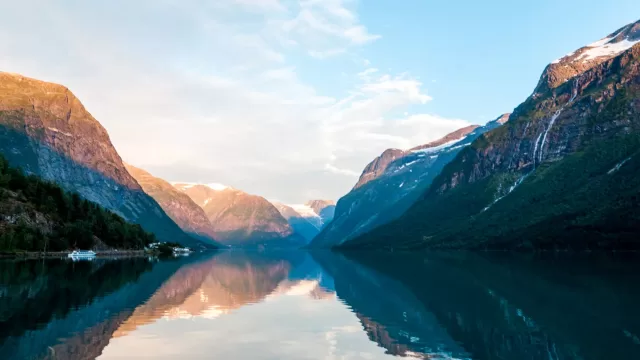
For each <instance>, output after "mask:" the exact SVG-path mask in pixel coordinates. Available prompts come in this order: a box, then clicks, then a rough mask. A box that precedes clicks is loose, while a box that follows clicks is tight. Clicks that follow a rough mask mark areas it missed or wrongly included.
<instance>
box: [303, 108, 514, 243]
mask: <svg viewBox="0 0 640 360" xmlns="http://www.w3.org/2000/svg"><path fill="white" fill-rule="evenodd" d="M508 119H509V114H505V115H502V116H500V117H499V118H498V119H496V120H494V121H491V122H489V123H487V124H486V125H485V126H481V127H479V126H468V127H465V128H462V129H459V130H457V131H454V132H452V133H451V134H448V135H446V136H445V137H443V138H442V139H439V140H437V141H433V142H430V143H428V144H425V145H421V146H417V147H415V148H413V149H410V150H407V151H404V150H398V149H388V150H386V151H384V152H383V153H382V155H380V156H379V157H377V158H376V159H374V160H373V161H372V162H371V163H369V165H367V167H366V168H365V169H364V171H363V173H362V175H361V176H360V179H359V180H358V182H357V184H356V185H355V187H354V188H353V190H351V192H349V193H348V194H347V195H345V196H343V197H342V198H341V199H340V200H339V201H338V206H337V208H336V211H335V212H336V215H335V217H334V219H333V221H332V222H331V223H330V224H329V225H328V226H327V227H326V228H325V229H324V230H323V231H322V232H321V233H320V234H319V235H318V236H317V237H316V238H315V239H314V240H313V242H312V243H311V246H312V247H329V246H333V245H336V244H340V243H342V242H344V241H346V240H348V239H352V238H353V237H355V236H357V235H359V234H362V233H364V232H366V231H369V230H371V229H373V228H375V227H377V226H380V225H382V224H385V223H387V222H389V221H391V220H393V219H395V218H397V217H398V216H400V215H401V214H402V213H404V212H405V211H406V210H407V209H408V208H409V207H410V206H411V204H413V203H414V202H415V201H416V200H417V199H418V198H419V196H420V195H421V194H422V192H424V191H425V190H426V189H427V187H428V186H429V185H430V184H431V181H432V180H433V179H434V178H435V177H436V175H438V174H439V173H440V171H441V170H442V168H443V167H444V166H445V165H446V164H447V163H449V162H450V161H451V160H453V158H454V157H455V156H456V154H458V152H459V151H460V150H462V149H463V148H464V147H465V146H468V145H469V144H470V143H471V142H472V141H473V140H474V139H476V138H477V137H478V136H480V135H481V134H483V133H485V132H486V131H489V130H492V129H495V128H497V127H498V126H500V125H502V124H504V123H505V122H507V121H508Z"/></svg>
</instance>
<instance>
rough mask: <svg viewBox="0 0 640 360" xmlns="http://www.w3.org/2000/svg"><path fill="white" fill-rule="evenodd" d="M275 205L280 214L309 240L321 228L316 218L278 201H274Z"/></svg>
mask: <svg viewBox="0 0 640 360" xmlns="http://www.w3.org/2000/svg"><path fill="white" fill-rule="evenodd" d="M272 203H273V206H275V207H276V209H278V211H279V212H280V215H282V216H283V217H284V218H285V219H286V220H287V222H288V223H289V225H291V227H292V228H293V230H294V231H295V232H296V233H298V234H300V235H301V236H302V237H304V238H305V239H306V240H307V241H311V239H313V238H314V237H315V236H316V235H318V233H319V232H320V229H319V228H318V226H317V225H316V222H315V221H313V220H315V218H308V217H305V216H303V215H302V214H301V213H299V212H298V211H296V210H295V209H294V208H293V207H291V206H289V205H285V204H282V203H278V202H272Z"/></svg>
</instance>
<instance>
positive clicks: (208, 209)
mask: <svg viewBox="0 0 640 360" xmlns="http://www.w3.org/2000/svg"><path fill="white" fill-rule="evenodd" d="M173 185H174V187H175V188H176V189H178V190H179V191H181V192H183V193H185V194H187V195H188V196H189V197H190V198H191V199H192V200H193V201H194V202H195V203H196V204H198V205H199V206H200V207H201V208H202V209H203V210H204V212H205V214H206V216H207V218H208V219H209V222H210V223H211V226H212V228H213V231H214V233H215V237H216V239H217V240H218V241H219V242H221V243H222V244H225V245H230V246H234V247H237V246H239V247H255V246H264V247H291V246H301V245H303V244H304V243H305V241H304V239H303V238H302V237H301V236H300V235H298V234H296V233H295V232H294V231H293V229H292V228H291V226H290V225H289V223H288V222H287V220H286V219H285V218H284V217H282V215H280V212H279V211H278V209H276V207H275V206H273V205H272V204H271V203H270V202H269V201H267V200H266V199H265V198H263V197H261V196H256V195H250V194H247V193H245V192H243V191H240V190H237V189H234V188H231V187H226V186H223V185H219V184H209V185H204V184H186V183H174V184H173Z"/></svg>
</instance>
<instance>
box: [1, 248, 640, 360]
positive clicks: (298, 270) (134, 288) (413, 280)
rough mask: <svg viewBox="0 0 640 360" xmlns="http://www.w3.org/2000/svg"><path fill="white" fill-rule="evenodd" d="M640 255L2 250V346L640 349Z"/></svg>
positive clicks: (38, 351)
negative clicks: (35, 254)
mask: <svg viewBox="0 0 640 360" xmlns="http://www.w3.org/2000/svg"><path fill="white" fill-rule="evenodd" d="M637 264H638V261H636V259H634V258H631V259H625V258H620V257H618V258H614V259H612V258H607V257H597V256H590V257H585V256H580V257H576V256H573V257H568V256H565V257H557V256H555V257H549V256H545V257H541V256H536V257H532V256H529V257H527V256H521V255H508V256H507V255H487V254H483V255H477V254H468V253H444V254H429V255H425V256H406V255H391V254H356V253H354V254H348V256H344V255H339V254H333V253H328V252H327V253H322V252H320V253H313V254H308V253H306V252H302V251H289V252H267V253H259V252H233V251H229V252H220V253H214V254H209V255H205V256H192V257H189V258H181V259H177V260H172V261H160V262H152V261H149V260H147V259H129V260H117V261H115V260H113V261H106V260H96V261H94V262H80V263H73V262H69V261H62V260H47V261H44V262H43V261H2V262H0V358H1V359H94V358H100V359H131V358H142V357H146V358H153V359H175V358H185V359H192V358H195V359H200V358H203V359H204V358H206V359H209V358H225V359H333V358H342V359H384V358H394V357H412V358H423V359H630V358H640V339H639V338H638V334H640V317H639V315H640V312H639V311H638V310H637V304H638V301H639V300H640V290H639V289H638V287H637V285H636V283H637V280H638V271H637V270H638V265H637Z"/></svg>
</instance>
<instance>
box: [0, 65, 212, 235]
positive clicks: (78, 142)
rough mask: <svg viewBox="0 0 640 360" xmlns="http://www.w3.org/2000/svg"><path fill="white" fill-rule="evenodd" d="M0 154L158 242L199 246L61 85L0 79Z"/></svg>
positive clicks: (8, 76) (10, 77)
mask: <svg viewBox="0 0 640 360" xmlns="http://www.w3.org/2000/svg"><path fill="white" fill-rule="evenodd" d="M0 152H1V153H3V154H4V155H5V156H6V158H7V159H8V160H9V162H10V163H11V164H12V165H14V166H19V167H20V168H22V169H23V170H25V171H26V172H27V173H32V174H35V175H38V176H40V177H42V178H44V179H46V180H50V181H53V182H55V183H57V184H59V185H60V186H62V187H63V188H64V189H65V190H68V191H73V192H77V193H79V194H80V195H81V196H82V197H84V198H86V199H87V200H89V201H92V202H95V203H97V204H99V205H101V206H103V207H105V208H107V209H109V210H112V211H114V212H116V213H118V214H119V215H121V216H122V217H124V218H125V219H127V220H128V221H131V222H134V223H138V224H140V225H142V227H143V228H144V229H145V230H147V231H151V232H153V233H154V234H156V236H157V237H158V238H159V239H161V240H171V241H178V242H182V243H184V244H186V245H191V246H195V245H198V244H200V243H199V242H198V241H196V240H194V239H192V238H191V237H189V236H187V235H186V234H185V233H184V232H183V231H182V230H180V228H179V227H178V226H177V225H176V224H175V223H174V222H173V221H172V220H171V219H170V218H169V217H168V216H167V215H166V214H165V213H164V211H162V209H161V208H160V206H159V205H158V204H157V203H156V202H155V201H154V200H153V199H151V197H149V196H148V195H146V194H145V193H144V192H143V191H142V188H141V187H140V185H138V183H137V182H136V181H135V180H134V179H133V177H131V175H130V174H129V173H128V172H127V170H126V169H125V167H124V165H123V163H122V159H121V158H120V156H119V155H118V153H117V152H116V150H115V148H114V147H113V145H112V144H111V141H110V139H109V135H108V134H107V131H106V130H105V129H104V128H103V127H102V126H101V125H100V123H99V122H98V121H96V120H95V119H94V118H93V117H92V116H91V114H89V113H88V112H87V110H86V109H85V108H84V106H82V104H81V103H80V101H79V100H78V99H77V98H76V97H75V96H74V95H73V94H72V93H71V92H70V91H69V90H68V89H67V88H65V87H63V86H61V85H57V84H52V83H47V82H43V81H39V80H35V79H30V78H26V77H23V76H20V75H15V74H9V73H0Z"/></svg>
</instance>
